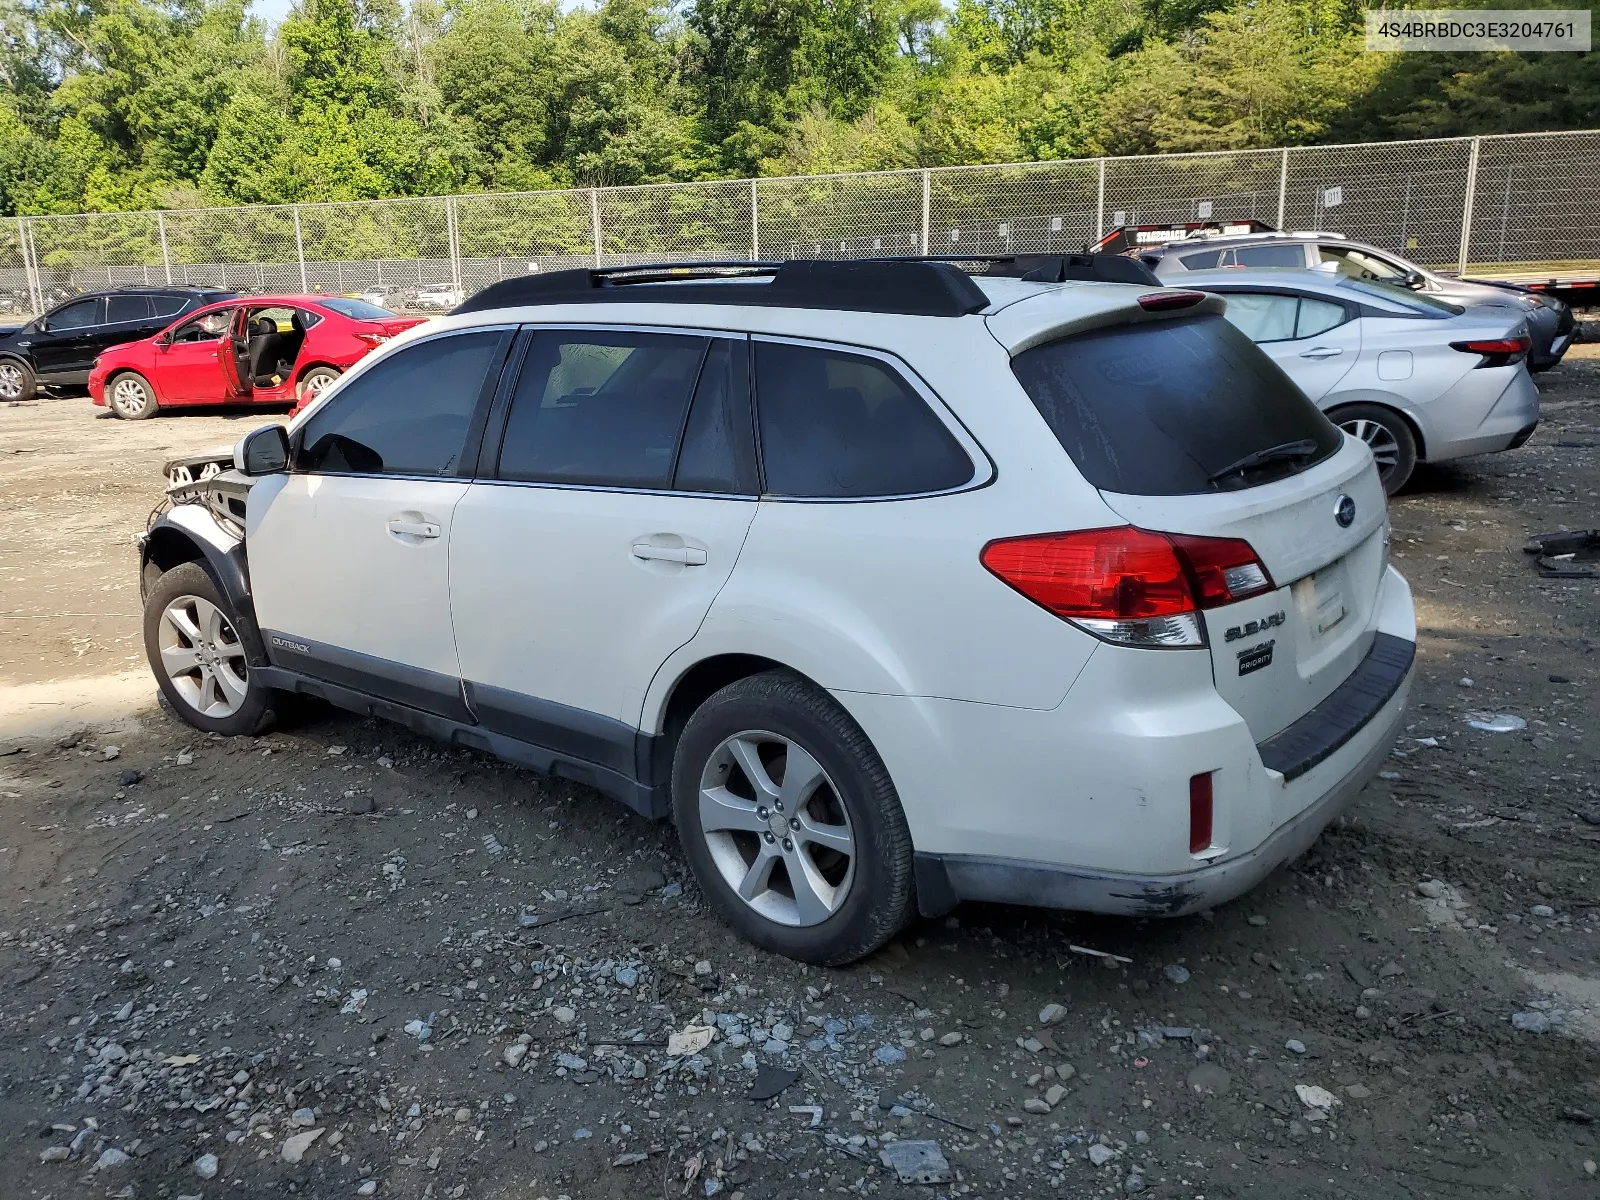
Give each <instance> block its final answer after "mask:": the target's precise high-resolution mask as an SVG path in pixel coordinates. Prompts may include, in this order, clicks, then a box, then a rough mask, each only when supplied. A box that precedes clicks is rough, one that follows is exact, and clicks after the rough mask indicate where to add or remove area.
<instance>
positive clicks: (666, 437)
mask: <svg viewBox="0 0 1600 1200" xmlns="http://www.w3.org/2000/svg"><path fill="white" fill-rule="evenodd" d="M707 345H708V339H706V338H703V337H689V336H683V335H679V334H668V333H639V332H633V331H630V330H581V329H578V330H562V329H549V330H544V329H541V330H539V331H538V332H537V333H535V334H534V337H533V344H532V345H531V346H530V347H529V348H528V355H527V358H526V360H525V361H524V362H523V365H522V372H521V374H520V376H519V377H518V379H517V390H516V395H515V396H513V397H512V401H511V414H510V416H509V417H508V418H507V420H506V432H505V438H504V440H503V441H502V442H501V445H500V468H499V477H500V478H501V479H516V480H522V481H525V482H530V483H571V484H589V485H592V486H596V487H629V488H661V489H664V488H666V487H668V486H669V485H670V484H671V481H672V472H673V468H674V465H675V462H676V458H677V451H678V443H679V439H680V438H681V436H682V434H683V429H684V419H685V417H686V416H687V415H688V411H689V397H690V393H691V392H692V391H693V389H694V386H695V380H696V378H697V377H698V375H699V373H700V363H701V360H702V359H703V358H705V356H706V350H707Z"/></svg>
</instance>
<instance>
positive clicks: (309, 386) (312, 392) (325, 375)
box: [300, 367, 339, 405]
mask: <svg viewBox="0 0 1600 1200" xmlns="http://www.w3.org/2000/svg"><path fill="white" fill-rule="evenodd" d="M338 378H339V372H338V371H335V370H334V369H333V368H332V367H312V368H311V370H309V371H307V372H306V373H305V374H304V375H303V376H301V378H300V403H301V404H302V405H304V404H310V403H311V402H312V401H313V400H315V399H316V398H317V397H318V396H320V395H322V393H323V392H325V391H327V390H328V389H329V388H330V387H332V386H333V382H334V380H336V379H338Z"/></svg>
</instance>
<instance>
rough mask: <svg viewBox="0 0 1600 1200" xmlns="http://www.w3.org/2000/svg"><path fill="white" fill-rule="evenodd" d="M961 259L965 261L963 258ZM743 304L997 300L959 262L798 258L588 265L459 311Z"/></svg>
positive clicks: (933, 307) (950, 312)
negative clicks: (533, 306) (626, 303)
mask: <svg viewBox="0 0 1600 1200" xmlns="http://www.w3.org/2000/svg"><path fill="white" fill-rule="evenodd" d="M957 261H959V260H957ZM618 301H631V302H633V303H645V304H652V303H654V304H662V303H665V304H738V305H749V306H758V307H763V308H834V309H844V310H849V311H855V312H877V313H896V314H900V315H904V316H919V317H960V316H966V315H967V314H969V313H975V312H978V311H980V310H981V309H984V308H986V307H988V304H989V297H988V296H987V295H985V294H984V291H983V289H982V288H980V287H979V286H978V285H977V284H975V283H973V282H972V279H971V278H970V277H969V276H968V275H966V274H965V273H964V272H962V271H961V270H959V269H958V268H957V267H956V266H955V264H954V263H953V262H942V261H936V260H926V259H893V258H879V259H793V260H790V261H787V262H701V263H643V264H639V265H636V266H621V267H580V268H576V269H573V270H567V271H551V272H548V273H540V274H536V275H523V276H519V277H518V278H516V279H504V280H501V281H500V282H499V283H492V284H490V285H489V286H488V287H486V288H484V289H483V290H482V291H481V292H479V293H477V294H476V295H474V296H472V297H470V298H468V299H467V300H466V301H465V302H464V303H462V304H459V305H457V306H456V308H455V309H454V311H455V312H457V313H473V312H483V311H485V310H488V309H495V308H514V307H517V306H520V305H526V304H595V303H600V304H607V303H616V302H618Z"/></svg>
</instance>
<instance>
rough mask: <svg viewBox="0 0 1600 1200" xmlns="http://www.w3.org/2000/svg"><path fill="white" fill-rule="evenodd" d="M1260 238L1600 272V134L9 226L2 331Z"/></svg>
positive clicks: (1459, 263) (1458, 264)
mask: <svg viewBox="0 0 1600 1200" xmlns="http://www.w3.org/2000/svg"><path fill="white" fill-rule="evenodd" d="M1249 218H1255V219H1257V220H1261V221H1265V222H1267V223H1268V224H1271V225H1275V226H1278V227H1280V228H1285V229H1302V230H1323V231H1330V232H1338V233H1342V234H1344V235H1345V236H1347V237H1351V238H1354V239H1356V240H1359V241H1365V242H1370V243H1372V244H1374V245H1377V246H1381V247H1384V248H1386V249H1389V250H1393V251H1395V252H1397V253H1399V254H1402V255H1404V256H1405V257H1407V258H1409V259H1412V260H1413V261H1416V262H1418V263H1421V264H1422V265H1424V266H1429V267H1439V268H1444V269H1447V270H1452V271H1460V272H1462V273H1471V272H1473V271H1483V270H1501V271H1526V272H1536V271H1539V270H1541V269H1549V270H1550V271H1552V272H1555V271H1556V270H1568V269H1573V268H1579V267H1584V266H1588V265H1595V266H1600V130H1579V131H1574V132H1563V133H1539V134H1495V135H1485V136H1482V137H1461V138H1443V139H1432V140H1419V141H1405V142H1374V143H1365V144H1355V145H1342V146H1299V147H1290V148H1280V149H1269V150H1236V151H1214V152H1207V153H1201V154H1162V155H1142V156H1138V157H1127V158H1101V159H1080V160H1074V161H1066V162H1041V163H1010V164H1002V165H993V166H970V167H932V168H919V169H911V170H900V171H885V172H873V173H862V174H852V175H821V176H802V177H794V178H768V179H754V180H751V179H743V180H718V181H712V182H703V183H683V184H651V185H646V186H638V187H603V188H580V189H573V190H570V191H548V192H526V193H523V192H518V193H478V194H473V195H465V196H424V197H415V198H404V199H393V200H370V201H351V202H345V203H324V204H298V205H266V206H248V207H233V208H204V209H182V210H170V211H162V212H137V213H79V214H72V215H64V216H33V217H14V218H6V219H4V220H0V320H5V319H11V320H16V319H21V318H23V317H26V316H29V315H32V314H33V313H36V312H39V311H42V310H43V309H45V308H48V307H50V306H51V305H52V304H53V303H55V302H57V301H59V300H60V299H62V298H63V297H64V296H65V295H67V294H70V293H71V292H73V291H81V290H88V289H91V288H97V287H116V286H128V285H134V286H137V285H156V284H190V285H198V284H205V285H210V286H213V287H221V288H232V289H237V290H241V291H255V292H302V291H321V292H326V293H345V292H354V291H369V290H377V291H378V292H379V293H380V294H382V295H391V294H399V295H406V294H410V295H413V296H414V295H415V293H417V292H420V291H422V290H424V289H429V288H432V289H434V290H435V292H439V293H443V294H446V295H470V294H471V293H472V292H474V291H476V290H478V289H479V288H482V287H485V286H487V285H488V284H490V283H493V282H495V281H496V280H499V279H505V278H508V277H511V276H515V275H522V274H526V273H528V272H532V271H540V270H553V269H560V268H562V267H569V266H578V265H594V266H605V265H629V264H632V263H637V262H646V261H652V260H653V261H662V260H673V261H696V260H700V261H705V260H713V259H757V258H761V259H786V258H818V257H821V258H845V257H861V256H870V255H887V254H952V255H960V254H975V255H976V254H1005V253H1035V252H1052V251H1055V252H1059V251H1076V250H1081V249H1083V248H1084V247H1085V246H1086V245H1088V244H1089V243H1091V242H1093V241H1094V240H1095V239H1096V238H1097V237H1099V236H1100V235H1101V234H1103V233H1105V232H1107V231H1109V230H1111V229H1113V228H1115V227H1117V226H1119V225H1124V224H1129V225H1132V224H1154V223H1172V222H1183V221H1201V220H1210V221H1223V222H1226V221H1231V220H1246V219H1249Z"/></svg>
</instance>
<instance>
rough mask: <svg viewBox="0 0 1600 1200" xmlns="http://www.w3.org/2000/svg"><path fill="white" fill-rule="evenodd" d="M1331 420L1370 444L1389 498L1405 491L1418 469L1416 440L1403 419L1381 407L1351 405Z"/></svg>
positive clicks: (1390, 410) (1332, 415)
mask: <svg viewBox="0 0 1600 1200" xmlns="http://www.w3.org/2000/svg"><path fill="white" fill-rule="evenodd" d="M1328 419H1329V420H1331V421H1332V422H1333V423H1334V424H1335V425H1337V426H1338V427H1339V428H1340V429H1342V430H1344V431H1345V432H1346V433H1353V434H1354V435H1355V436H1356V437H1358V438H1360V439H1361V440H1362V441H1363V442H1365V443H1366V444H1367V448H1368V449H1370V450H1371V451H1372V457H1373V458H1375V459H1376V460H1377V462H1378V477H1379V478H1380V479H1382V480H1383V490H1384V492H1385V493H1386V494H1388V495H1390V496H1392V495H1394V494H1395V493H1396V492H1398V491H1399V490H1400V489H1401V488H1403V487H1405V485H1406V480H1408V479H1410V478H1411V472H1412V470H1413V469H1414V468H1415V467H1416V465H1417V439H1416V438H1415V436H1413V435H1412V432H1411V426H1410V425H1408V424H1407V423H1406V419H1405V418H1404V417H1402V416H1401V415H1400V414H1399V413H1397V412H1395V411H1394V409H1392V408H1384V407H1383V406H1382V405H1381V404H1351V405H1348V406H1347V407H1345V408H1340V409H1335V410H1334V411H1333V412H1331V413H1329V414H1328Z"/></svg>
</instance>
